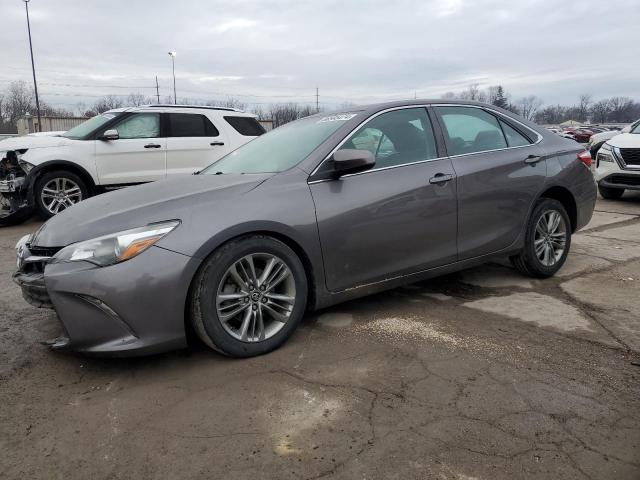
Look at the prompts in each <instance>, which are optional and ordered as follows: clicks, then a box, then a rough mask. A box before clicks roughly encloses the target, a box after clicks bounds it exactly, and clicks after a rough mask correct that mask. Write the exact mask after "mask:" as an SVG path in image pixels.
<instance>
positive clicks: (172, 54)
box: [169, 52, 178, 105]
mask: <svg viewBox="0 0 640 480" xmlns="http://www.w3.org/2000/svg"><path fill="white" fill-rule="evenodd" d="M169 56H170V57H171V70H172V71H173V104H174V105H177V104H178V97H177V96H176V52H169Z"/></svg>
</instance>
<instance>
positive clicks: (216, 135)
mask: <svg viewBox="0 0 640 480" xmlns="http://www.w3.org/2000/svg"><path fill="white" fill-rule="evenodd" d="M264 131H265V130H264V128H263V127H262V125H260V123H258V121H257V120H256V117H255V115H251V114H248V113H244V112H242V111H240V110H235V109H232V108H221V107H201V106H198V107H194V106H183V105H149V106H144V107H136V108H126V109H115V110H110V111H108V112H105V113H103V114H101V115H97V116H95V117H93V118H91V119H89V120H87V121H86V122H84V123H82V124H80V125H78V126H76V127H74V128H72V129H71V130H69V131H68V132H65V133H64V134H62V135H59V136H24V137H13V138H8V139H6V140H2V141H0V196H1V198H0V200H1V205H0V208H1V209H2V210H1V211H0V224H3V223H4V224H8V223H15V221H19V220H22V217H24V216H26V215H27V214H28V213H30V212H31V211H32V210H33V207H35V208H36V210H37V211H38V213H40V214H41V215H42V216H43V217H45V218H48V217H51V216H53V215H55V214H56V213H58V212H60V211H62V210H63V209H65V208H68V207H70V206H71V205H73V204H75V203H77V202H79V201H81V200H83V199H85V198H87V197H90V196H92V195H95V194H97V193H101V192H103V191H105V190H110V189H114V188H120V187H124V186H128V185H135V184H139V183H145V182H152V181H155V180H160V179H163V178H167V177H175V176H177V175H191V174H193V173H194V172H196V171H198V170H200V169H202V168H204V167H205V166H207V165H210V164H212V163H214V162H216V161H218V160H219V159H221V158H222V157H223V156H225V155H226V154H227V153H229V152H231V151H232V150H235V149H236V148H238V147H240V146H241V145H244V144H245V143H247V142H248V141H250V140H252V139H253V138H255V137H256V136H258V135H261V134H263V133H264Z"/></svg>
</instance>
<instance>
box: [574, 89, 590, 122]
mask: <svg viewBox="0 0 640 480" xmlns="http://www.w3.org/2000/svg"><path fill="white" fill-rule="evenodd" d="M592 103H593V100H592V99H591V95H590V94H588V93H583V94H582V95H580V103H579V105H578V115H577V117H578V120H580V121H581V122H584V121H585V120H586V119H587V117H588V116H589V108H590V107H591V104H592Z"/></svg>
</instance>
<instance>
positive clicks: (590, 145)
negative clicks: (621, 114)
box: [587, 120, 640, 158]
mask: <svg viewBox="0 0 640 480" xmlns="http://www.w3.org/2000/svg"><path fill="white" fill-rule="evenodd" d="M638 125H640V120H636V121H635V122H633V123H632V124H630V125H627V126H626V127H624V128H623V129H622V130H609V131H607V132H601V133H594V134H593V135H591V138H589V142H587V149H588V150H589V151H590V152H591V158H596V155H597V154H598V150H600V147H602V145H604V142H606V141H607V140H610V139H612V138H613V137H615V136H617V135H620V134H621V133H629V132H630V131H631V130H633V129H634V128H635V127H637V126H638Z"/></svg>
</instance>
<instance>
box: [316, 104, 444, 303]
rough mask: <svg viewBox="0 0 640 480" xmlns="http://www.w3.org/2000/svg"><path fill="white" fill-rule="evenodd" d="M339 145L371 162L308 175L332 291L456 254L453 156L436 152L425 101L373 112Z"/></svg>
mask: <svg viewBox="0 0 640 480" xmlns="http://www.w3.org/2000/svg"><path fill="white" fill-rule="evenodd" d="M340 148H342V149H345V148H351V149H353V148H358V149H367V150H369V151H370V152H372V153H373V154H374V156H375V159H376V164H375V165H374V167H373V169H372V170H368V171H365V172H361V173H357V174H352V175H345V176H343V177H341V178H340V179H338V180H321V181H317V182H313V181H311V182H310V188H311V193H312V195H313V199H314V202H315V205H316V217H317V222H318V229H319V234H320V241H321V244H322V252H323V259H324V264H325V271H326V281H327V288H329V290H331V291H339V290H343V289H345V288H348V287H351V286H354V285H361V284H366V283H372V282H376V281H381V280H384V279H388V278H390V277H394V276H398V275H404V274H409V273H413V272H416V271H420V270H424V269H427V268H430V267H435V266H439V265H443V264H447V263H450V262H454V261H455V260H456V253H457V252H456V210H457V207H456V184H455V174H454V171H453V168H452V167H451V160H449V159H448V158H439V157H440V155H438V149H437V146H436V142H435V136H434V133H433V129H432V125H431V122H430V119H429V116H428V114H427V110H426V109H425V108H415V107H414V108H403V109H396V110H392V111H389V112H386V113H382V114H379V115H377V116H374V117H373V118H371V119H370V120H369V121H368V122H367V123H365V124H364V125H363V126H362V127H360V128H359V129H358V130H357V131H356V132H355V133H353V134H352V135H350V136H349V137H348V138H347V139H346V140H345V141H344V142H343V143H342V145H341V147H340ZM324 168H328V169H330V168H331V165H330V161H329V160H327V161H325V163H324V164H323V165H322V166H321V167H320V169H319V172H322V171H323V169H324Z"/></svg>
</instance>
